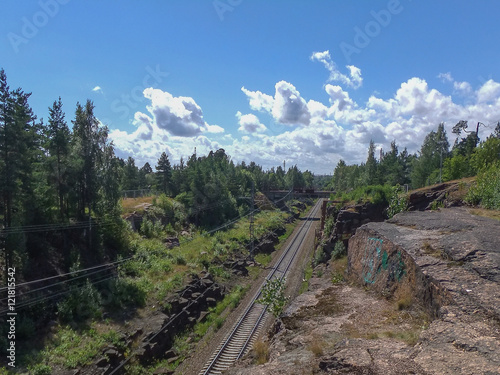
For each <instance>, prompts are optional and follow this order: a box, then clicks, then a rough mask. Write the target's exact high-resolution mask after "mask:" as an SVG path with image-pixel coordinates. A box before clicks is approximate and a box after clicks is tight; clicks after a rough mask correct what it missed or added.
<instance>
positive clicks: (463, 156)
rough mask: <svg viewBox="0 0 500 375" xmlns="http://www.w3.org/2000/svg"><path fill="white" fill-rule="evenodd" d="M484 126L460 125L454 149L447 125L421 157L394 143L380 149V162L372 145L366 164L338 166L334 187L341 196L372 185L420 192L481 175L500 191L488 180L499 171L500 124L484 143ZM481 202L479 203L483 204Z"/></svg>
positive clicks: (429, 138) (428, 142) (430, 136)
mask: <svg viewBox="0 0 500 375" xmlns="http://www.w3.org/2000/svg"><path fill="white" fill-rule="evenodd" d="M482 126H484V124H482V123H478V124H477V125H475V127H474V128H473V129H469V126H468V123H467V121H459V122H458V123H457V124H456V125H455V126H454V127H453V130H452V132H453V133H454V134H455V135H457V138H456V140H455V142H454V144H453V146H451V147H450V143H449V141H448V137H447V135H446V131H445V129H444V124H443V123H441V124H439V125H438V126H437V129H436V131H431V132H430V133H429V134H427V136H426V137H425V139H424V142H423V144H422V146H421V148H420V151H419V152H418V153H417V154H410V153H408V151H407V149H406V148H405V149H404V150H403V151H400V150H399V148H398V145H397V144H396V141H393V142H392V143H391V148H390V150H389V151H386V152H384V151H383V150H382V149H380V151H379V153H378V154H379V157H378V159H377V157H376V153H377V152H376V150H375V145H374V142H373V141H371V142H370V146H369V149H368V156H367V159H366V162H365V163H362V164H360V165H357V164H353V165H347V164H346V163H345V162H344V161H343V160H340V161H339V162H338V164H337V166H336V167H335V170H334V174H333V179H332V187H333V189H334V190H335V191H337V192H338V193H342V192H346V191H349V190H354V189H358V188H362V187H365V186H371V185H389V186H396V185H401V186H403V185H408V187H409V188H413V189H416V188H420V187H423V186H427V185H433V184H436V183H439V182H441V181H450V180H455V179H460V178H464V177H471V176H476V175H478V178H479V181H478V185H480V183H481V181H486V180H488V181H489V183H490V184H492V183H495V181H496V184H497V185H498V186H497V187H496V188H495V187H494V186H490V188H489V189H490V190H492V189H493V190H494V189H500V181H499V180H498V178H496V179H495V178H493V179H490V178H489V177H485V176H490V175H492V174H495V173H497V174H498V171H499V161H500V122H498V123H497V124H496V126H495V129H494V131H493V133H492V134H491V135H490V136H489V137H488V138H487V139H485V140H484V141H481V140H480V138H479V130H480V128H481V127H482ZM479 187H480V186H479ZM498 194H499V195H500V191H498ZM478 199H479V198H478ZM478 199H476V202H475V203H480V202H479V201H480V199H479V201H478ZM499 203H500V199H499ZM498 207H499V208H500V204H499V205H498Z"/></svg>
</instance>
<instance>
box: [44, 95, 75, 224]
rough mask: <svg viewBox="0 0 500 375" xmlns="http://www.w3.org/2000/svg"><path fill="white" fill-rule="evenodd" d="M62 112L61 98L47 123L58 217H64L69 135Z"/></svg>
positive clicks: (51, 176)
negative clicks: (57, 202)
mask: <svg viewBox="0 0 500 375" xmlns="http://www.w3.org/2000/svg"><path fill="white" fill-rule="evenodd" d="M64 117H65V114H64V112H63V111H62V101H61V97H59V100H57V101H54V104H53V105H52V107H50V108H49V123H48V127H47V136H48V142H47V150H48V152H49V162H48V164H49V168H50V174H49V178H50V179H51V180H53V181H55V184H56V189H57V196H58V200H59V216H60V218H61V220H63V219H64V216H65V212H66V210H65V204H64V201H65V195H66V194H67V192H68V181H67V178H68V170H67V169H68V156H69V151H70V139H71V134H70V131H69V128H68V125H67V123H66V120H65V118H64Z"/></svg>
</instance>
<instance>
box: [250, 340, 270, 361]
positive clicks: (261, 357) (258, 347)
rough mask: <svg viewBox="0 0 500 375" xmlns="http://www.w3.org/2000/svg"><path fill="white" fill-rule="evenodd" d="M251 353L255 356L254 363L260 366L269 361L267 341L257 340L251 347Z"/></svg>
mask: <svg viewBox="0 0 500 375" xmlns="http://www.w3.org/2000/svg"><path fill="white" fill-rule="evenodd" d="M253 352H254V355H255V362H256V363H257V364H258V365H262V364H264V363H267V361H269V344H268V343H267V341H262V340H257V341H256V342H255V344H254V345H253Z"/></svg>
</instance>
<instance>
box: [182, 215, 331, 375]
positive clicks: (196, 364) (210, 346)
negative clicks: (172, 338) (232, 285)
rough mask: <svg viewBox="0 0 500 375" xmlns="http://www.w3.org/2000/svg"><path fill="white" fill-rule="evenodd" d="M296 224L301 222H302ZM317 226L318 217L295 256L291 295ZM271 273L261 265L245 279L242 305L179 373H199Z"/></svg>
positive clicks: (289, 287) (298, 282)
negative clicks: (251, 278)
mask: <svg viewBox="0 0 500 375" xmlns="http://www.w3.org/2000/svg"><path fill="white" fill-rule="evenodd" d="M308 212H309V211H308ZM320 215H321V211H319V212H318V215H317V217H318V218H319V217H320ZM304 216H305V215H304ZM297 224H299V225H300V223H297ZM299 225H297V226H296V227H295V229H294V231H293V233H292V234H291V235H290V237H288V239H287V240H286V241H285V243H284V245H283V246H282V247H281V249H280V250H279V251H277V252H275V253H273V254H272V257H273V259H272V261H271V263H270V264H269V267H268V268H271V267H273V266H274V265H275V263H276V262H277V261H278V259H279V256H280V255H281V253H282V252H283V251H284V250H285V249H286V248H287V246H288V245H289V244H290V242H291V241H292V238H293V237H294V236H295V235H296V233H297V232H298V230H299ZM318 227H319V221H315V222H313V225H312V227H311V230H310V231H309V233H308V235H307V237H306V239H305V240H304V243H303V245H302V246H303V247H302V251H301V252H300V255H299V256H298V257H297V258H296V259H295V262H294V266H293V267H292V268H293V269H294V272H292V273H291V274H290V276H289V277H288V279H287V289H286V293H287V295H289V296H291V298H292V299H293V298H294V297H295V296H297V294H298V291H299V289H300V286H301V284H302V279H303V276H304V269H305V267H306V266H307V262H308V260H309V259H310V256H311V253H312V251H314V233H315V229H316V228H318ZM268 273H269V270H268V269H262V270H261V271H260V273H259V275H258V277H257V278H256V279H255V280H250V279H249V278H247V280H245V284H246V285H248V284H249V283H252V287H251V288H250V290H249V291H248V292H247V294H246V296H245V298H244V299H243V300H242V301H241V303H240V304H239V306H238V307H237V308H236V309H235V310H234V311H232V312H231V313H230V314H229V315H228V316H227V317H226V319H225V321H224V324H223V326H222V327H221V328H220V329H219V330H218V331H217V332H215V333H213V332H212V331H208V333H207V335H206V336H205V338H204V339H202V340H201V341H200V342H199V343H198V344H197V346H196V349H195V350H194V351H193V352H192V353H191V355H190V356H189V357H188V358H186V360H185V361H184V362H183V363H182V364H181V365H180V366H179V367H178V368H177V370H176V371H175V374H176V375H197V374H199V373H200V371H201V370H202V369H203V366H204V365H205V364H206V363H207V361H208V360H209V359H210V356H211V355H212V354H213V352H214V350H215V349H216V348H217V347H218V345H219V344H220V343H221V341H222V340H223V339H224V337H225V336H226V335H227V334H228V332H229V331H230V330H231V328H232V327H233V325H234V324H235V323H236V321H237V319H238V318H239V316H240V315H241V313H242V312H243V311H244V310H245V309H246V307H247V306H248V304H249V303H250V301H251V300H252V298H253V296H254V295H255V294H256V293H257V291H258V290H259V288H260V286H261V285H262V283H263V282H264V280H265V278H266V276H267V274H268ZM273 323H274V319H268V320H267V322H266V324H265V325H264V329H263V330H262V332H261V335H262V334H265V332H267V330H268V329H269V328H270V326H271V325H272V324H273Z"/></svg>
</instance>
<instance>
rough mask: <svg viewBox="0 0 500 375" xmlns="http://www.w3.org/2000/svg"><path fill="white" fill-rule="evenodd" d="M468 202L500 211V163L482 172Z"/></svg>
mask: <svg viewBox="0 0 500 375" xmlns="http://www.w3.org/2000/svg"><path fill="white" fill-rule="evenodd" d="M465 200H466V202H468V203H470V204H473V205H481V206H482V207H484V208H488V209H497V210H498V209H500V163H498V162H497V163H495V164H493V165H492V166H491V167H490V168H488V169H486V170H484V171H483V172H481V173H480V174H479V175H478V176H477V179H476V183H475V184H474V185H473V186H472V187H471V188H470V190H469V192H468V193H467V196H466V197H465Z"/></svg>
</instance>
